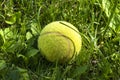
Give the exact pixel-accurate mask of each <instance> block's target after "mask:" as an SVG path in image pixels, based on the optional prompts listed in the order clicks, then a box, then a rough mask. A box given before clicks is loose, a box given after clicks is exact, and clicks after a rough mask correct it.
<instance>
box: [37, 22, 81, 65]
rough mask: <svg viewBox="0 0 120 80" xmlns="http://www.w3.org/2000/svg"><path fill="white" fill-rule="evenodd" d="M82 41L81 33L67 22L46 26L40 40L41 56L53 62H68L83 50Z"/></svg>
mask: <svg viewBox="0 0 120 80" xmlns="http://www.w3.org/2000/svg"><path fill="white" fill-rule="evenodd" d="M81 45H82V39H81V36H80V34H79V31H78V30H77V28H76V27H74V26H73V25H72V24H70V23H68V22H65V21H55V22H52V23H49V24H48V25H46V26H45V27H44V28H43V30H42V31H41V33H40V36H39V38H38V48H39V49H40V51H41V54H42V55H43V56H45V58H46V59H47V60H49V61H51V62H56V61H58V62H60V63H64V62H68V61H70V60H72V59H73V58H74V57H75V56H77V55H78V54H79V52H80V50H81Z"/></svg>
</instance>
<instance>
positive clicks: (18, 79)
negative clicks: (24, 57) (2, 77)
mask: <svg viewBox="0 0 120 80" xmlns="http://www.w3.org/2000/svg"><path fill="white" fill-rule="evenodd" d="M6 79H7V80H29V75H28V72H27V70H26V69H23V68H20V67H15V66H13V67H11V69H10V70H9V72H8V73H7V76H6Z"/></svg>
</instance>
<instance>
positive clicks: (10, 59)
mask: <svg viewBox="0 0 120 80" xmlns="http://www.w3.org/2000/svg"><path fill="white" fill-rule="evenodd" d="M58 20H64V21H67V22H70V23H72V24H73V25H74V26H76V27H77V28H78V30H79V31H80V35H81V36H82V41H83V46H82V50H81V52H80V55H79V56H77V57H76V59H75V62H74V63H72V64H64V65H61V64H57V63H50V62H48V61H47V60H46V59H44V58H43V57H42V56H41V54H40V51H39V50H38V48H37V38H38V36H39V34H40V32H41V30H42V29H43V28H44V26H45V25H47V24H48V23H50V22H52V21H58ZM119 79H120V2H119V0H114V1H113V0H91V1H90V0H51V1H50V0H46V1H45V0H18V1H16V0H3V1H0V80H119Z"/></svg>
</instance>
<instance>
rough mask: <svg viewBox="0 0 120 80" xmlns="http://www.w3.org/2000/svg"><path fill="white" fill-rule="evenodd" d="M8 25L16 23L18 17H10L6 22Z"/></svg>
mask: <svg viewBox="0 0 120 80" xmlns="http://www.w3.org/2000/svg"><path fill="white" fill-rule="evenodd" d="M5 22H6V23H7V24H14V23H15V22H16V15H15V14H14V15H12V16H10V17H9V18H8V19H6V20H5Z"/></svg>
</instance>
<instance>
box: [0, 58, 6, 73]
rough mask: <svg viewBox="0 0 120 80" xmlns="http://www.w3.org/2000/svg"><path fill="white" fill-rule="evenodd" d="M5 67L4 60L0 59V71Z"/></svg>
mask: <svg viewBox="0 0 120 80" xmlns="http://www.w3.org/2000/svg"><path fill="white" fill-rule="evenodd" d="M5 67H6V62H5V61H4V60H0V72H1V70H3V69H4V68H5Z"/></svg>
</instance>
